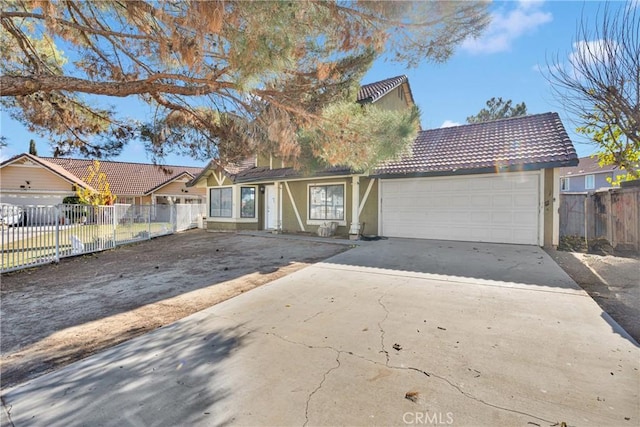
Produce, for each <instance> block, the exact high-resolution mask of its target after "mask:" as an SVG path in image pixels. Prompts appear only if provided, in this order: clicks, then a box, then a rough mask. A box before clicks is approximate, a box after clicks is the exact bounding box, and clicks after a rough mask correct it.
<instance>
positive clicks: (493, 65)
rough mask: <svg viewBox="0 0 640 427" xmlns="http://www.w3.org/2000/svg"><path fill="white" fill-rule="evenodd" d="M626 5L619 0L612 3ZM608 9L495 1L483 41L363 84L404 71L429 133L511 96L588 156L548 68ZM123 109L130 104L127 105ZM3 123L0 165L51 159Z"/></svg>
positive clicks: (16, 127) (374, 75)
mask: <svg viewBox="0 0 640 427" xmlns="http://www.w3.org/2000/svg"><path fill="white" fill-rule="evenodd" d="M636 3H637V0H636ZM623 4H624V3H622V2H618V3H615V4H614V6H622V5H623ZM603 5H604V3H603V2H595V1H589V2H577V1H575V2H574V1H509V2H495V3H493V4H492V6H491V14H492V18H493V19H492V23H491V24H490V25H489V27H488V28H487V30H486V31H485V33H484V34H483V35H482V36H481V37H480V38H479V39H476V40H467V41H465V42H464V43H463V44H462V45H461V46H460V47H458V48H457V50H456V52H455V54H454V55H453V56H452V58H451V59H449V61H447V62H446V63H444V64H432V63H425V64H422V65H421V66H420V67H418V68H415V69H406V68H405V67H403V66H401V65H398V64H394V63H388V62H384V61H382V60H381V61H379V62H377V63H376V64H374V66H373V68H372V69H371V70H370V71H369V73H368V74H367V75H366V76H365V78H364V79H363V83H371V82H374V81H377V80H382V79H385V78H388V77H393V76H397V75H401V74H406V75H407V76H408V78H409V84H410V85H411V90H412V92H413V95H414V99H415V101H416V104H417V105H418V106H419V107H420V109H421V112H422V127H423V128H424V129H429V128H437V127H441V126H447V125H455V124H464V123H465V120H466V118H467V117H468V116H470V115H474V114H476V113H477V112H478V111H480V109H481V108H483V107H484V106H485V103H486V101H487V100H488V99H490V98H492V97H502V98H503V99H512V100H513V102H514V103H520V102H523V101H524V102H525V103H526V104H527V109H528V112H529V113H531V114H532V113H545V112H549V111H555V112H558V113H559V114H560V117H561V119H562V121H563V123H564V125H565V128H566V129H567V132H568V133H569V137H570V138H571V139H572V141H573V142H574V145H575V147H576V150H577V151H578V155H579V156H581V157H583V156H588V155H590V154H592V153H593V152H594V151H595V147H594V146H593V145H592V144H589V143H588V141H587V140H586V139H585V137H583V136H581V135H577V134H576V133H575V132H574V130H575V128H576V124H575V121H574V118H573V117H572V116H571V115H569V114H567V113H566V112H565V111H564V109H563V107H562V105H561V103H560V102H559V101H558V100H556V99H555V98H554V97H553V94H552V92H551V90H550V87H549V83H548V82H547V80H546V79H545V77H544V75H543V71H544V70H545V69H546V68H547V60H551V59H552V57H553V56H554V55H556V54H558V55H559V58H560V59H561V60H565V59H566V58H568V57H569V55H570V54H571V52H572V50H573V49H574V42H575V41H576V40H575V37H576V27H577V25H578V24H579V22H580V19H581V16H585V17H587V18H588V20H589V21H590V22H592V23H593V21H594V18H595V15H596V13H597V12H598V10H599V9H602V7H603ZM588 41H591V40H588ZM121 105H123V106H126V102H122V103H121ZM125 108H126V107H125ZM131 110H135V107H133V108H131ZM138 110H140V108H138ZM142 110H146V108H144V107H143V108H142ZM138 114H139V113H138ZM137 117H139V115H138V116H137ZM139 118H141V117H139ZM0 119H1V121H0V129H1V133H2V135H3V136H5V137H7V140H8V143H9V145H8V146H7V147H5V148H4V149H2V151H1V152H0V160H5V159H7V158H9V157H11V156H14V155H16V154H19V153H22V152H25V151H28V150H29V140H30V139H35V140H36V142H37V147H38V154H39V155H41V156H51V155H52V151H51V148H50V146H49V144H48V143H47V141H46V140H44V139H42V138H40V137H38V136H37V135H34V134H31V133H29V132H28V131H27V130H26V129H25V128H24V127H23V126H22V125H20V124H19V123H16V122H14V121H13V120H11V119H10V118H9V117H8V115H7V114H5V112H4V111H3V112H2V114H1V118H0ZM110 160H120V161H130V162H148V161H149V158H148V157H147V155H146V153H145V150H144V147H143V145H142V143H140V142H137V141H132V142H130V143H129V145H128V146H127V147H126V148H125V149H124V150H123V152H122V154H121V155H120V156H119V157H117V158H113V159H110ZM166 163H167V164H172V165H177V164H179V165H185V166H186V165H193V166H200V165H202V164H203V163H204V162H202V161H198V160H194V159H190V158H187V157H180V156H168V157H167V158H166Z"/></svg>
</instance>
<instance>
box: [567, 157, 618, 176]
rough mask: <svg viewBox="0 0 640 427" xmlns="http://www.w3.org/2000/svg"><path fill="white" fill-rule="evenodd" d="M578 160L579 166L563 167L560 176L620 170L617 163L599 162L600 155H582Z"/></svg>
mask: <svg viewBox="0 0 640 427" xmlns="http://www.w3.org/2000/svg"><path fill="white" fill-rule="evenodd" d="M578 161H579V163H578V165H577V166H572V167H566V168H561V169H560V177H561V178H564V177H567V176H580V175H591V174H597V173H610V172H614V171H617V170H620V169H619V168H618V166H615V165H604V166H600V165H599V164H598V156H589V157H580V158H579V159H578Z"/></svg>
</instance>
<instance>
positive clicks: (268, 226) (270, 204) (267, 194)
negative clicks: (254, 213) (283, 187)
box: [264, 185, 278, 230]
mask: <svg viewBox="0 0 640 427" xmlns="http://www.w3.org/2000/svg"><path fill="white" fill-rule="evenodd" d="M264 198H265V203H264V209H265V212H264V228H265V230H275V229H276V228H278V218H277V209H276V206H277V203H276V202H277V198H278V194H277V192H276V186H275V185H265V187H264Z"/></svg>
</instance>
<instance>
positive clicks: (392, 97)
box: [373, 85, 408, 110]
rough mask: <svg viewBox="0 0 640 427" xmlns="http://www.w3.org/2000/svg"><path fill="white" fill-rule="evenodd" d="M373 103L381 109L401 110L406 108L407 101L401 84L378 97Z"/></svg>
mask: <svg viewBox="0 0 640 427" xmlns="http://www.w3.org/2000/svg"><path fill="white" fill-rule="evenodd" d="M373 105H375V106H376V107H378V108H382V109H383V110H403V109H405V108H408V107H407V101H406V100H405V99H404V89H403V87H402V85H401V86H400V87H397V88H396V89H394V90H392V91H391V92H389V93H388V94H386V95H385V96H383V97H382V98H380V99H378V100H377V101H376V102H374V103H373Z"/></svg>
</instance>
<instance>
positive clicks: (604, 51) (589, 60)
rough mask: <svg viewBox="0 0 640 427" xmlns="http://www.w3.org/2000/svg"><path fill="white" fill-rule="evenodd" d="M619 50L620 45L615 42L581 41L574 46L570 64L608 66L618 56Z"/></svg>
mask: <svg viewBox="0 0 640 427" xmlns="http://www.w3.org/2000/svg"><path fill="white" fill-rule="evenodd" d="M617 48H618V44H617V43H616V41H615V40H609V41H607V40H602V39H599V40H593V41H584V40H581V41H578V42H575V43H574V44H573V52H571V53H570V54H569V63H571V64H580V63H584V64H594V63H605V64H607V63H608V62H609V60H610V59H611V58H613V57H615V56H616V55H615V52H616V51H617V50H618V49H617Z"/></svg>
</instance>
